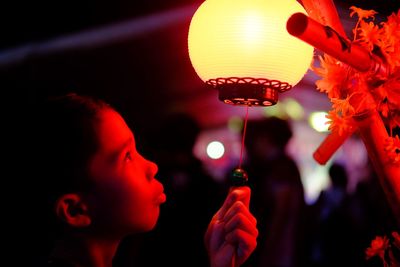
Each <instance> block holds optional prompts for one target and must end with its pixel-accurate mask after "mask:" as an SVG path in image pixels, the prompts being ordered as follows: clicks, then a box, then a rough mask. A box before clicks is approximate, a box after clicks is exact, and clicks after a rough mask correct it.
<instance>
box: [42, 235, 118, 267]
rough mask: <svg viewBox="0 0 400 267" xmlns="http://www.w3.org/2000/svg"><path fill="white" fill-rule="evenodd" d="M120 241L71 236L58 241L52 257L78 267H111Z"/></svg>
mask: <svg viewBox="0 0 400 267" xmlns="http://www.w3.org/2000/svg"><path fill="white" fill-rule="evenodd" d="M119 241H120V240H104V239H96V238H93V237H86V236H81V235H79V236H72V237H71V236H69V237H68V238H64V239H62V240H59V241H57V243H56V245H55V247H54V250H53V251H52V253H51V255H50V257H51V258H54V259H59V260H63V261H67V262H71V263H72V264H73V265H76V266H77V267H111V266H112V259H113V257H114V255H115V253H116V250H117V248H118V245H119Z"/></svg>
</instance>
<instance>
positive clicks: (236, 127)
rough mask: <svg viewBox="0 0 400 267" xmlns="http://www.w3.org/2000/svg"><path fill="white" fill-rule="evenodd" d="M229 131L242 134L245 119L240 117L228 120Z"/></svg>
mask: <svg viewBox="0 0 400 267" xmlns="http://www.w3.org/2000/svg"><path fill="white" fill-rule="evenodd" d="M228 129H229V130H231V131H232V132H236V133H240V132H241V131H242V129H243V119H242V118H241V117H239V116H232V117H230V118H229V120H228Z"/></svg>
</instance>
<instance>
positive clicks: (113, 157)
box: [109, 137, 135, 161]
mask: <svg viewBox="0 0 400 267" xmlns="http://www.w3.org/2000/svg"><path fill="white" fill-rule="evenodd" d="M134 143H135V141H134V139H133V137H130V138H128V139H127V140H126V141H125V142H124V143H123V144H122V145H121V146H119V147H118V148H117V149H115V150H114V151H113V152H112V153H111V154H110V157H109V159H110V160H111V161H114V160H116V159H117V158H118V157H119V155H121V153H122V152H123V151H124V150H125V149H126V148H127V147H129V146H131V145H132V144H134Z"/></svg>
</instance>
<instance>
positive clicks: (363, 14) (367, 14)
mask: <svg viewBox="0 0 400 267" xmlns="http://www.w3.org/2000/svg"><path fill="white" fill-rule="evenodd" d="M350 10H352V11H351V13H350V17H352V16H353V15H355V14H357V16H358V19H359V20H362V19H368V18H375V15H376V14H377V12H376V11H375V10H372V9H371V10H364V9H362V8H358V7H355V6H351V7H350Z"/></svg>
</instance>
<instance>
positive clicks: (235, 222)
mask: <svg viewBox="0 0 400 267" xmlns="http://www.w3.org/2000/svg"><path fill="white" fill-rule="evenodd" d="M224 229H225V231H226V232H227V233H229V232H232V231H234V230H235V229H240V230H243V231H245V232H248V233H249V234H251V235H253V236H256V237H257V236H258V230H257V228H256V222H254V221H251V220H250V218H249V217H248V216H246V215H244V214H243V213H236V214H235V215H234V216H233V217H231V218H230V219H229V220H226V221H225V226H224Z"/></svg>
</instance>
